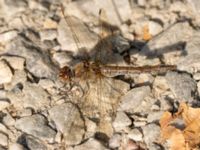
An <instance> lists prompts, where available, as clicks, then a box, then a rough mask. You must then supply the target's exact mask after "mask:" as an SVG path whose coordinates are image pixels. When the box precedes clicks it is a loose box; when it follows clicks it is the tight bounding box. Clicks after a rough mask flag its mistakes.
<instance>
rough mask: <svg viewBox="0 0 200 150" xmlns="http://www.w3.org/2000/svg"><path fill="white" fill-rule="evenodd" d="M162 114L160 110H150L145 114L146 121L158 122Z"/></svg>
mask: <svg viewBox="0 0 200 150" xmlns="http://www.w3.org/2000/svg"><path fill="white" fill-rule="evenodd" d="M162 115H163V112H162V111H158V112H151V113H149V114H148V116H147V122H148V123H152V122H159V120H160V118H161V116H162Z"/></svg>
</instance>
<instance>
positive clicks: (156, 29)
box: [148, 21, 163, 36]
mask: <svg viewBox="0 0 200 150" xmlns="http://www.w3.org/2000/svg"><path fill="white" fill-rule="evenodd" d="M148 27H149V33H150V34H151V35H152V36H155V35H157V34H158V33H160V32H162V30H163V28H162V26H161V25H160V24H159V23H157V22H155V21H149V23H148Z"/></svg>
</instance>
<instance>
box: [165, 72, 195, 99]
mask: <svg viewBox="0 0 200 150" xmlns="http://www.w3.org/2000/svg"><path fill="white" fill-rule="evenodd" d="M166 79H167V83H168V85H169V87H170V89H171V90H172V92H173V93H174V94H175V96H176V98H177V99H178V100H179V101H192V100H193V99H194V94H192V93H194V92H195V91H196V82H195V80H194V79H192V77H191V76H190V75H189V74H186V73H177V72H168V73H167V74H166Z"/></svg>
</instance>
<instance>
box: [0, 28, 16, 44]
mask: <svg viewBox="0 0 200 150" xmlns="http://www.w3.org/2000/svg"><path fill="white" fill-rule="evenodd" d="M17 34H18V33H17V31H16V30H11V31H7V32H4V33H1V34H0V42H1V43H6V42H8V41H10V40H12V39H13V38H15V37H16V36H17Z"/></svg>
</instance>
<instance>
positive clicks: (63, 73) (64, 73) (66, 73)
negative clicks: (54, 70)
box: [59, 66, 74, 81]
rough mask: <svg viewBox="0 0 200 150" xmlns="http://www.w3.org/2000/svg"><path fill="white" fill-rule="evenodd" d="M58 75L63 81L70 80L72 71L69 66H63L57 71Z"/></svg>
mask: <svg viewBox="0 0 200 150" xmlns="http://www.w3.org/2000/svg"><path fill="white" fill-rule="evenodd" d="M59 77H60V78H61V79H62V80H64V81H70V80H71V79H72V78H73V77H74V71H73V70H72V69H71V68H70V67H68V66H64V67H63V68H61V70H60V72H59Z"/></svg>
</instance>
